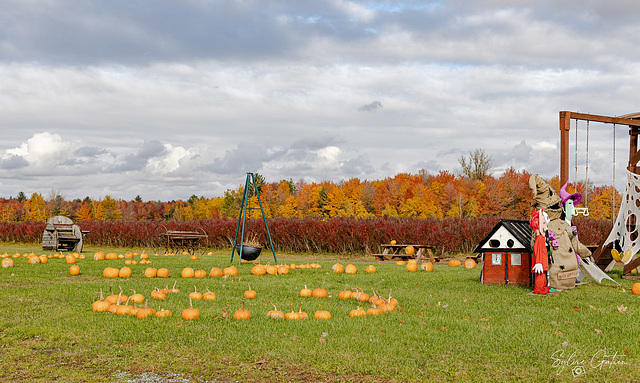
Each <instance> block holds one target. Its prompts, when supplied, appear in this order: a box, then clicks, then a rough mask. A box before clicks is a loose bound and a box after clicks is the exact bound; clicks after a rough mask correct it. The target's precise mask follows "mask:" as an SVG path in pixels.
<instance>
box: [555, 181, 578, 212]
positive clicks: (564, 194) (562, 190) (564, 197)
mask: <svg viewBox="0 0 640 383" xmlns="http://www.w3.org/2000/svg"><path fill="white" fill-rule="evenodd" d="M567 185H569V181H567V182H565V184H564V186H563V187H561V188H560V198H561V199H562V205H563V206H564V203H565V202H567V200H568V199H569V198H571V199H573V204H574V205H577V204H579V203H580V201H582V194H580V193H573V194H569V192H567Z"/></svg>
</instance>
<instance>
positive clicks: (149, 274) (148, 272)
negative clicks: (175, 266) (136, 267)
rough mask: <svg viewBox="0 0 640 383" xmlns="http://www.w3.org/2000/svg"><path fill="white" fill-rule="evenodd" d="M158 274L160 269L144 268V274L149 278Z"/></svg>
mask: <svg viewBox="0 0 640 383" xmlns="http://www.w3.org/2000/svg"><path fill="white" fill-rule="evenodd" d="M156 275H158V270H156V269H154V268H153V267H147V268H146V269H145V270H144V276H145V277H147V278H155V277H156Z"/></svg>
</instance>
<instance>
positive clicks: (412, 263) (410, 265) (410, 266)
mask: <svg viewBox="0 0 640 383" xmlns="http://www.w3.org/2000/svg"><path fill="white" fill-rule="evenodd" d="M407 271H411V272H416V271H418V262H417V261H416V260H415V259H410V260H409V262H407Z"/></svg>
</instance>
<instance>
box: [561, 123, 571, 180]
mask: <svg viewBox="0 0 640 383" xmlns="http://www.w3.org/2000/svg"><path fill="white" fill-rule="evenodd" d="M570 129H571V112H566V111H565V112H560V185H564V184H565V182H567V181H568V180H569V130H570Z"/></svg>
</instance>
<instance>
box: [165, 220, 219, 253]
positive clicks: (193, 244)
mask: <svg viewBox="0 0 640 383" xmlns="http://www.w3.org/2000/svg"><path fill="white" fill-rule="evenodd" d="M163 227H164V226H163ZM160 235H161V237H160V238H161V239H160V241H161V244H162V245H164V247H165V252H168V251H171V252H174V253H175V252H177V251H179V250H186V251H188V252H189V253H190V254H191V253H194V252H195V251H196V250H197V249H199V248H200V247H202V246H203V245H204V243H205V242H206V241H207V239H208V238H209V236H208V235H207V233H206V232H205V231H204V230H203V229H201V228H197V229H196V230H193V231H188V230H167V229H166V228H164V232H162V233H160Z"/></svg>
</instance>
